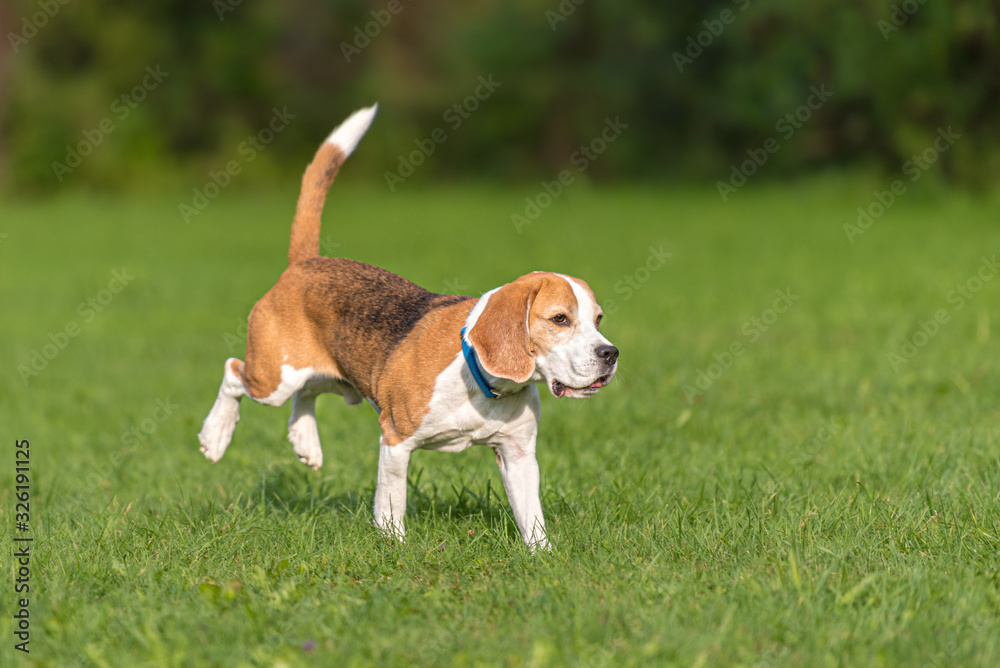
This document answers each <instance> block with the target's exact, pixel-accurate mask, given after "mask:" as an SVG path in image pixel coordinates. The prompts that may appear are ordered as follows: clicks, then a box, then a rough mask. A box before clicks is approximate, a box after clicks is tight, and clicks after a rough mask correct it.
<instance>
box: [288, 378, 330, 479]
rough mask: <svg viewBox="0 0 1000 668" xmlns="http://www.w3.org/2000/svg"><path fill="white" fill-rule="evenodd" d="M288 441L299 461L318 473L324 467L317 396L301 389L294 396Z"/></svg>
mask: <svg viewBox="0 0 1000 668" xmlns="http://www.w3.org/2000/svg"><path fill="white" fill-rule="evenodd" d="M288 440H289V441H291V442H292V446H293V448H294V450H295V454H296V455H298V456H299V461H300V462H302V463H303V464H305V465H306V466H311V467H313V468H314V469H316V470H317V471H318V470H319V467H321V466H323V448H322V446H321V445H320V442H319V428H318V427H317V426H316V394H313V393H312V392H310V391H309V390H308V389H305V388H303V389H301V390H299V391H298V392H296V393H295V394H293V395H292V417H291V418H289V419H288Z"/></svg>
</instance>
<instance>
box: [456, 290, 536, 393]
mask: <svg viewBox="0 0 1000 668" xmlns="http://www.w3.org/2000/svg"><path fill="white" fill-rule="evenodd" d="M544 281H545V278H544V277H543V276H541V275H537V274H528V275H526V276H522V277H521V278H519V279H517V280H516V281H514V282H513V283H508V284H507V285H504V286H503V287H501V288H500V289H498V290H497V291H496V292H494V293H493V294H492V295H490V297H489V301H487V302H486V307H485V308H484V309H483V312H482V313H480V314H479V319H478V320H477V321H476V324H475V326H474V327H473V328H472V329H471V330H469V341H471V342H472V345H473V346H474V347H475V349H476V354H477V355H478V357H479V363H480V364H482V365H483V368H484V369H486V371H488V372H489V373H491V374H493V375H494V376H498V377H500V378H509V379H511V380H513V381H514V382H516V383H523V382H524V381H526V380H528V378H530V377H531V374H532V372H533V371H534V370H535V362H534V360H533V359H532V352H531V340H530V336H529V333H528V319H527V317H526V316H527V313H528V309H530V308H531V305H532V303H533V302H534V300H535V295H537V294H538V291H539V290H540V289H541V287H542V283H543V282H544Z"/></svg>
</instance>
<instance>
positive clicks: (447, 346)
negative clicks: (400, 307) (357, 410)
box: [376, 299, 476, 445]
mask: <svg viewBox="0 0 1000 668" xmlns="http://www.w3.org/2000/svg"><path fill="white" fill-rule="evenodd" d="M475 303H476V300H474V299H469V300H466V301H462V302H457V303H454V304H451V305H449V306H443V307H441V308H438V309H435V310H433V311H431V312H430V313H428V314H427V315H426V316H425V317H424V318H423V319H422V320H421V321H420V323H419V324H418V325H417V326H416V327H415V328H414V329H413V331H412V332H410V334H409V335H408V336H407V337H406V338H405V339H403V341H402V342H401V343H400V344H399V345H398V346H397V347H396V349H395V351H394V352H393V354H392V356H391V357H390V358H389V363H388V364H387V365H386V369H385V373H384V374H383V375H382V376H381V377H380V378H379V379H378V381H377V385H376V389H377V394H378V397H379V398H378V401H377V403H378V405H379V406H380V407H382V414H381V415H380V416H379V424H380V425H381V427H382V435H383V436H384V438H385V439H386V442H387V443H388V444H389V445H396V444H397V443H399V442H400V441H402V440H404V439H406V438H408V437H409V436H411V435H413V433H414V432H416V431H417V428H418V427H420V424H421V423H422V422H423V421H424V418H425V417H426V416H427V412H428V410H429V408H430V402H431V396H432V395H433V393H434V383H435V382H436V381H437V377H438V376H439V375H440V374H441V372H442V371H444V370H445V368H447V366H448V365H449V364H451V363H452V362H453V361H454V360H455V358H456V357H457V356H458V355H460V354H461V352H462V344H461V340H460V339H459V332H460V331H461V329H462V326H463V325H464V324H465V319H466V318H467V317H468V316H469V312H470V311H471V310H472V307H473V306H475Z"/></svg>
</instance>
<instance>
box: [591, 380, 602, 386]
mask: <svg viewBox="0 0 1000 668" xmlns="http://www.w3.org/2000/svg"><path fill="white" fill-rule="evenodd" d="M587 387H604V381H601V380H598V381H596V382H593V383H591V384H590V385H588V386H587Z"/></svg>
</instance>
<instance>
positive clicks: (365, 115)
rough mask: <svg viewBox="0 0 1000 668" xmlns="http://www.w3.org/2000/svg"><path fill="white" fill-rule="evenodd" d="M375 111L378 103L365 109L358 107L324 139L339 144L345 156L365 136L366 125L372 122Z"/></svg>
mask: <svg viewBox="0 0 1000 668" xmlns="http://www.w3.org/2000/svg"><path fill="white" fill-rule="evenodd" d="M376 111H378V103H376V104H373V105H372V106H370V107H368V108H366V109H358V110H357V111H355V112H354V113H353V114H351V115H350V116H348V118H347V120H345V121H344V122H343V123H341V124H340V125H338V126H337V129H336V130H334V131H333V132H331V133H330V136H329V137H328V138H327V140H326V141H327V143H328V144H336V145H337V146H339V147H340V150H341V151H343V152H344V157H345V158H346V157H347V156H349V155H350V154H351V153H353V152H354V148H355V147H356V146H357V145H358V142H359V141H361V138H362V137H364V136H365V132H367V131H368V127H369V126H370V125H371V124H372V119H374V118H375V112H376Z"/></svg>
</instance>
